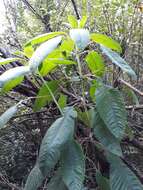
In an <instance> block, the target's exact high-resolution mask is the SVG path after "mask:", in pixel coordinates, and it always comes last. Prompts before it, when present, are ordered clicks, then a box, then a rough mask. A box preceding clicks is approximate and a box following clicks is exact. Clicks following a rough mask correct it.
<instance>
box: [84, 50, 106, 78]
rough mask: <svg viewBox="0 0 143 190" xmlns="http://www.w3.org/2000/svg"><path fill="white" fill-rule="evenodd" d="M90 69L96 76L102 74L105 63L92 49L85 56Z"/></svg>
mask: <svg viewBox="0 0 143 190" xmlns="http://www.w3.org/2000/svg"><path fill="white" fill-rule="evenodd" d="M85 60H86V62H87V65H88V67H89V69H90V71H91V72H92V73H93V74H95V75H96V76H102V75H103V74H104V71H105V65H104V61H103V58H102V56H101V55H100V54H99V53H97V52H95V51H92V52H90V53H89V54H88V55H87V56H86V58H85Z"/></svg>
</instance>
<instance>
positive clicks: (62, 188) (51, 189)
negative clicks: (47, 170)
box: [47, 170, 68, 190]
mask: <svg viewBox="0 0 143 190" xmlns="http://www.w3.org/2000/svg"><path fill="white" fill-rule="evenodd" d="M57 187H58V190H68V189H67V187H66V185H65V184H64V182H63V179H62V174H61V171H60V170H59V171H58V172H57V173H56V175H55V176H54V177H53V178H52V179H51V180H50V182H49V183H48V186H47V189H48V190H57Z"/></svg>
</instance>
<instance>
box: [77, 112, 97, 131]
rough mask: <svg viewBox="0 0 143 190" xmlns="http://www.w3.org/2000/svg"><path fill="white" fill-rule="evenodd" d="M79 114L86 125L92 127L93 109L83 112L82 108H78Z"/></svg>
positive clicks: (79, 117)
mask: <svg viewBox="0 0 143 190" xmlns="http://www.w3.org/2000/svg"><path fill="white" fill-rule="evenodd" d="M76 110H77V114H78V119H79V120H80V121H82V122H83V124H84V125H85V126H86V127H91V116H92V111H93V109H92V108H91V109H89V110H87V111H84V112H82V111H81V110H80V109H76Z"/></svg>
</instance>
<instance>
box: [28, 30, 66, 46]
mask: <svg viewBox="0 0 143 190" xmlns="http://www.w3.org/2000/svg"><path fill="white" fill-rule="evenodd" d="M60 35H66V33H65V32H51V33H46V34H42V35H39V36H36V37H35V38H33V39H31V40H29V41H28V42H27V43H26V44H25V47H26V46H29V45H37V44H40V43H43V42H45V41H47V40H50V39H52V38H55V37H56V36H60Z"/></svg>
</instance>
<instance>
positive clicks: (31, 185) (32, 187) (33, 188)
mask: <svg viewBox="0 0 143 190" xmlns="http://www.w3.org/2000/svg"><path fill="white" fill-rule="evenodd" d="M43 180H44V176H43V174H42V173H41V171H40V169H39V165H38V163H37V164H36V165H35V166H34V168H33V169H32V170H31V172H30V174H29V176H28V178H27V181H26V184H25V187H24V190H37V189H38V187H40V186H41V185H42V182H43Z"/></svg>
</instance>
